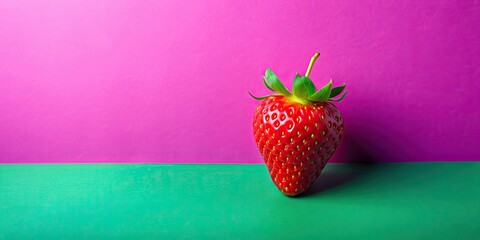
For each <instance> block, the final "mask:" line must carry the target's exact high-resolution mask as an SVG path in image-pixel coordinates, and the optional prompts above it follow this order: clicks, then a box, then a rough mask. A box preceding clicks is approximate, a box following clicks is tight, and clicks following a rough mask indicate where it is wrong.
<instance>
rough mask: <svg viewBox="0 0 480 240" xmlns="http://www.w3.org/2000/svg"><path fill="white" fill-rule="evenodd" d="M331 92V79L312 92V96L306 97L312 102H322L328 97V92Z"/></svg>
mask: <svg viewBox="0 0 480 240" xmlns="http://www.w3.org/2000/svg"><path fill="white" fill-rule="evenodd" d="M331 92H332V80H330V82H328V83H327V85H325V86H324V87H322V88H321V89H320V90H318V91H317V92H316V93H314V94H313V95H312V96H310V97H309V98H308V100H310V101H314V102H324V101H326V100H328V99H329V97H330V93H331Z"/></svg>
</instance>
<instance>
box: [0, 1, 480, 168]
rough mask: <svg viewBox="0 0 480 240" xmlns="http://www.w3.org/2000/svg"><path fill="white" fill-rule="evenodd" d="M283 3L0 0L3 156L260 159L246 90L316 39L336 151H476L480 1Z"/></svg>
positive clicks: (469, 154) (300, 68)
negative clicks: (332, 86)
mask: <svg viewBox="0 0 480 240" xmlns="http://www.w3.org/2000/svg"><path fill="white" fill-rule="evenodd" d="M288 2H291V3H287V1H273V0H269V1H250V0H248V1H233V0H228V1H153V0H152V1H133V0H131V1H124V0H123V1H118V0H102V1H73V0H72V1H38V0H27V1H18V0H3V1H0V162H130V161H131V162H205V163H206V162H235V163H237V162H244V163H260V162H262V160H261V157H260V154H258V152H257V149H256V147H255V144H254V142H253V137H252V133H251V119H252V116H253V110H254V107H255V105H256V104H257V102H256V101H254V100H253V99H251V98H250V97H249V96H248V94H247V92H248V91H252V92H254V93H256V94H265V93H267V91H266V90H265V89H264V87H263V84H262V82H261V76H262V74H263V72H264V70H265V68H266V67H271V68H272V69H273V70H274V71H276V72H277V74H278V75H279V76H280V78H281V79H283V80H284V81H285V82H287V83H288V84H291V82H292V79H293V76H294V74H295V73H296V72H300V73H303V72H304V70H305V68H306V65H307V64H308V61H309V58H310V57H311V55H312V54H313V53H314V52H315V51H320V52H321V53H322V55H321V57H320V58H319V60H318V61H317V63H316V66H315V69H314V70H313V72H312V75H311V77H312V79H313V80H314V81H315V82H317V83H318V84H321V83H326V81H327V80H328V78H329V77H332V78H333V79H334V81H335V82H336V83H337V84H341V83H342V82H346V83H347V84H348V85H347V87H348V89H349V94H348V95H347V97H346V98H345V100H344V101H343V102H341V103H339V104H338V105H337V106H338V107H339V109H340V110H341V112H342V113H343V115H344V118H345V121H346V127H345V131H346V139H344V141H343V144H342V146H341V147H340V149H339V152H338V153H337V154H336V156H335V159H334V161H349V160H351V159H352V158H355V157H357V158H358V156H364V157H368V158H371V159H376V160H379V161H448V160H453V161H458V160H479V159H480V150H479V149H480V147H479V146H480V127H479V123H480V121H479V119H480V107H479V104H480V97H479V96H480V93H479V87H480V67H479V66H480V57H479V56H480V3H479V2H478V1H451V0H447V1H446V0H440V1H419V0H408V1H393V0H392V1H355V2H354V1H352V3H341V2H342V1H315V0H308V1H297V2H296V3H294V2H293V1H288ZM337 2H340V3H337ZM360 2H361V3H360Z"/></svg>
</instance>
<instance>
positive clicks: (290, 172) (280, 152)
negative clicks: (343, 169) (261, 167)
mask: <svg viewBox="0 0 480 240" xmlns="http://www.w3.org/2000/svg"><path fill="white" fill-rule="evenodd" d="M317 57H318V53H316V54H315V55H314V56H313V57H312V60H311V61H310V65H309V67H308V69H307V73H306V74H305V76H300V75H298V74H297V75H296V77H295V80H294V82H293V87H292V90H293V93H292V92H290V91H288V90H287V89H286V88H285V87H284V86H283V84H282V83H281V82H280V80H279V79H278V77H277V76H276V75H275V73H273V71H271V70H270V69H268V68H267V70H266V72H265V77H264V78H263V80H264V83H265V86H266V87H267V88H268V89H270V90H272V91H274V92H276V93H275V94H272V95H269V96H265V97H254V96H253V95H252V97H254V98H255V99H257V100H263V101H262V102H261V103H260V104H259V105H258V107H257V109H256V111H255V115H254V118H253V134H254V137H255V141H256V143H257V146H258V149H259V150H260V153H261V154H262V157H263V159H264V161H265V164H266V165H267V168H268V171H269V173H270V176H271V178H272V180H273V182H274V184H275V185H276V186H277V188H278V189H279V190H280V191H282V192H283V193H284V194H286V195H290V196H294V195H297V194H300V193H302V192H304V191H306V190H307V189H308V188H309V187H310V185H311V184H312V183H313V182H314V181H315V180H316V179H317V177H318V176H319V175H320V172H321V171H322V170H323V168H324V167H325V165H326V163H327V161H328V160H329V159H330V157H331V156H332V155H333V153H334V152H335V149H336V148H337V146H338V144H339V142H340V140H341V138H342V132H343V118H342V116H341V115H340V112H339V111H338V110H337V108H336V107H335V106H334V105H333V104H332V103H330V102H332V101H340V100H342V99H343V97H345V94H346V91H345V92H344V93H343V95H342V96H341V97H340V98H338V99H332V97H335V96H337V95H339V94H340V93H341V92H342V91H343V90H344V88H345V85H342V86H339V87H335V88H333V89H332V81H331V80H330V82H329V83H328V84H327V85H325V86H324V87H322V88H321V89H320V90H318V91H316V89H315V85H314V84H313V83H312V81H311V80H310V79H309V78H308V75H309V73H310V71H311V68H312V66H313V63H314V62H315V60H316V58H317Z"/></svg>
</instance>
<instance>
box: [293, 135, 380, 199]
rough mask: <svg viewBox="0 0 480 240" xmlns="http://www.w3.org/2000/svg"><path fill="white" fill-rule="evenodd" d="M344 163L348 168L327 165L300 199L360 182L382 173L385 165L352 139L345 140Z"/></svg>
mask: <svg viewBox="0 0 480 240" xmlns="http://www.w3.org/2000/svg"><path fill="white" fill-rule="evenodd" d="M345 144H346V150H347V153H346V157H347V159H345V160H346V162H348V163H351V164H349V165H348V166H346V167H345V166H342V167H340V166H336V164H328V165H327V167H326V168H325V169H324V170H323V172H322V174H320V176H319V177H318V179H317V180H316V181H315V183H314V184H313V185H312V186H311V187H310V189H308V190H307V191H306V192H305V193H303V194H301V195H300V197H308V196H313V195H316V194H320V193H322V192H325V191H327V190H330V189H333V188H338V187H341V186H343V185H346V184H350V183H352V182H355V181H360V180H361V179H362V178H365V177H367V176H369V175H371V174H372V173H375V172H379V171H384V169H385V168H386V166H385V165H382V164H381V161H380V160H379V159H377V158H375V157H374V156H373V155H372V154H370V153H369V152H368V151H367V150H366V149H365V148H364V147H362V145H361V144H359V142H358V141H356V140H355V139H353V138H351V137H350V138H348V137H347V138H346V139H345Z"/></svg>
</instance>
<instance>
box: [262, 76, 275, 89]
mask: <svg viewBox="0 0 480 240" xmlns="http://www.w3.org/2000/svg"><path fill="white" fill-rule="evenodd" d="M262 79H263V84H265V87H267V88H268V89H270V91H272V92H275V90H273V88H272V87H270V85H268V83H267V79H266V78H265V77H262Z"/></svg>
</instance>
